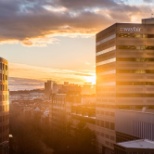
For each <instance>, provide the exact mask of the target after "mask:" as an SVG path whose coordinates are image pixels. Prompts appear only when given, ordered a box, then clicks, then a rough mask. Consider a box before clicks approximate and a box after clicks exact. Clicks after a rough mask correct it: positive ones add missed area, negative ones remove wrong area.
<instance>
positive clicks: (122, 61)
mask: <svg viewBox="0 0 154 154" xmlns="http://www.w3.org/2000/svg"><path fill="white" fill-rule="evenodd" d="M96 73H97V85H96V93H97V105H96V132H97V134H98V135H97V136H98V143H99V144H98V145H99V152H100V153H103V154H112V153H113V152H114V144H115V143H116V131H115V125H116V123H115V114H116V112H115V111H116V110H117V109H128V110H137V109H138V108H144V107H146V108H152V107H153V106H154V19H153V18H151V19H144V20H143V22H142V23H141V24H136V23H116V24H114V25H112V26H110V27H108V28H106V29H105V30H103V31H101V32H99V33H98V34H97V35H96ZM138 129H140V128H138Z"/></svg>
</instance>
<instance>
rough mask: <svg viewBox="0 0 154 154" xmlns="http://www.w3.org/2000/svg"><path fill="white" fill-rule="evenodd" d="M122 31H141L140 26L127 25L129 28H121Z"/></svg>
mask: <svg viewBox="0 0 154 154" xmlns="http://www.w3.org/2000/svg"><path fill="white" fill-rule="evenodd" d="M120 31H121V32H141V28H140V27H127V28H120Z"/></svg>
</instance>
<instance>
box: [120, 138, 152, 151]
mask: <svg viewBox="0 0 154 154" xmlns="http://www.w3.org/2000/svg"><path fill="white" fill-rule="evenodd" d="M117 145H119V146H122V147H124V148H136V149H154V141H151V140H147V139H139V140H134V141H127V142H121V143H117Z"/></svg>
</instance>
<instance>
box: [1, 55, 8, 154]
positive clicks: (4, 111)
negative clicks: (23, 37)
mask: <svg viewBox="0 0 154 154" xmlns="http://www.w3.org/2000/svg"><path fill="white" fill-rule="evenodd" d="M8 141H9V92H8V62H7V60H5V59H3V58H0V153H1V154H6V153H7V151H8Z"/></svg>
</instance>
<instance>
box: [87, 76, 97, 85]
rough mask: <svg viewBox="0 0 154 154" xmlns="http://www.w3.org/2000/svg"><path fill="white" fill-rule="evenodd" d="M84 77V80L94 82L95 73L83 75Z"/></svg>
mask: <svg viewBox="0 0 154 154" xmlns="http://www.w3.org/2000/svg"><path fill="white" fill-rule="evenodd" d="M84 79H85V81H86V82H90V83H91V84H93V85H94V84H96V75H91V76H85V77H84Z"/></svg>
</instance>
